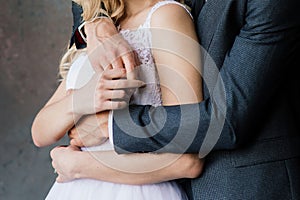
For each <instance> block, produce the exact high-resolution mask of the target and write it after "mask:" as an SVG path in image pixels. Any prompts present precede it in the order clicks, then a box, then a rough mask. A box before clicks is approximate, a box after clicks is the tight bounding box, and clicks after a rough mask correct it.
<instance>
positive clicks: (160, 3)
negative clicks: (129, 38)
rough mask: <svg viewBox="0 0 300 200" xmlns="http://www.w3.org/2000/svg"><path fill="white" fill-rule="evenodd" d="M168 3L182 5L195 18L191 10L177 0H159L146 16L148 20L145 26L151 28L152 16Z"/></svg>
mask: <svg viewBox="0 0 300 200" xmlns="http://www.w3.org/2000/svg"><path fill="white" fill-rule="evenodd" d="M168 4H175V5H178V6H181V7H182V8H184V9H185V10H186V12H187V13H188V14H189V15H190V17H191V18H192V19H193V16H192V14H191V12H190V11H189V10H188V9H187V8H186V7H185V5H183V4H181V3H179V2H177V1H175V0H165V1H159V2H157V3H156V4H155V5H154V6H153V7H152V8H151V10H150V12H149V14H148V16H147V18H146V21H145V23H144V26H145V28H150V27H151V18H152V15H153V13H154V12H155V11H156V10H157V9H159V8H160V7H162V6H164V5H168Z"/></svg>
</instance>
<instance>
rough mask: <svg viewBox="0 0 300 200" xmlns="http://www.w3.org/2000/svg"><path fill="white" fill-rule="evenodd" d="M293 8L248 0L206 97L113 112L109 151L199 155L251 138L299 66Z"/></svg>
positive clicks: (299, 28) (299, 35) (291, 3)
mask: <svg viewBox="0 0 300 200" xmlns="http://www.w3.org/2000/svg"><path fill="white" fill-rule="evenodd" d="M267 2H269V1H267ZM270 2H271V1H270ZM299 7H300V5H299V1H296V0H288V1H286V0H277V1H272V3H266V2H265V3H262V2H261V1H260V0H249V1H248V2H247V9H246V13H245V19H244V20H245V21H244V23H243V26H242V28H241V30H240V32H239V34H238V35H237V36H236V37H235V40H234V43H233V45H232V47H231V48H230V49H229V51H228V52H227V54H226V57H225V59H224V62H223V65H222V66H221V68H220V73H219V74H218V76H219V78H218V79H217V80H216V81H215V86H214V88H213V89H211V90H210V95H209V97H207V98H206V99H205V100H204V101H203V102H201V103H199V104H193V105H181V106H171V107H156V108H154V107H151V106H130V107H129V110H121V111H116V112H114V122H113V136H114V138H113V139H114V145H115V150H116V151H117V152H118V153H131V152H173V153H199V152H200V153H202V154H204V155H205V154H206V153H207V152H209V151H210V150H226V149H235V148H237V147H239V146H240V145H243V144H245V143H246V142H247V141H249V140H252V139H253V138H254V139H255V134H254V133H253V132H252V131H251V130H252V129H251V128H252V127H254V126H257V124H258V123H259V121H260V117H261V116H263V114H264V112H265V111H266V110H267V109H268V105H269V103H270V102H271V101H272V99H273V98H276V95H280V93H279V92H278V90H279V88H280V86H282V84H284V82H283V80H284V78H286V77H287V76H288V75H289V74H290V72H291V70H295V67H296V66H297V65H298V66H299V61H298V60H299V58H297V56H298V57H299V55H300V54H299V48H300V44H299V43H300V15H298V14H297V9H298V8H299ZM204 79H205V77H204ZM122 118H126V119H127V120H124V119H122Z"/></svg>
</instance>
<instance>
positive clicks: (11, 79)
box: [0, 0, 72, 200]
mask: <svg viewBox="0 0 300 200" xmlns="http://www.w3.org/2000/svg"><path fill="white" fill-rule="evenodd" d="M70 8H71V0H67V1H66V0H26V1H24V0H2V1H1V7H0V113H1V114H0V152H1V155H0V199H1V200H2V199H3V200H7V199H8V200H15V199H16V200H17V199H30V200H35V199H43V198H44V197H45V195H46V194H47V191H48V190H49V188H50V186H51V184H52V183H53V181H54V178H55V176H54V174H53V169H52V168H51V161H50V158H49V150H50V147H49V148H44V149H38V148H36V147H35V146H34V145H33V143H32V140H31V135H30V127H31V123H32V120H33V118H34V116H35V114H36V112H37V111H38V109H39V108H41V106H42V105H43V104H44V103H45V101H46V100H47V99H48V98H49V97H50V96H51V94H52V92H53V91H54V90H55V88H56V86H57V71H58V70H57V69H58V67H57V65H58V61H59V59H60V57H61V55H62V54H63V52H64V49H65V46H66V44H67V41H68V37H69V35H70V33H71V25H72V24H71V23H72V21H71V10H70Z"/></svg>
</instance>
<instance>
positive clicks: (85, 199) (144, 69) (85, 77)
mask: <svg viewBox="0 0 300 200" xmlns="http://www.w3.org/2000/svg"><path fill="white" fill-rule="evenodd" d="M170 3H172V4H176V5H179V6H182V7H183V8H185V7H184V6H183V5H181V4H179V3H177V2H175V1H170V0H168V1H160V2H158V3H157V4H156V5H155V6H154V7H153V8H152V9H151V11H150V12H149V14H148V17H147V19H146V21H145V22H144V24H142V25H141V26H140V27H139V28H138V29H137V30H134V31H133V30H120V34H121V35H122V36H123V37H124V38H125V40H127V41H128V43H129V44H130V45H131V46H132V48H133V49H134V50H135V51H136V52H137V55H138V58H139V60H140V62H141V65H140V66H139V67H138V68H137V70H138V72H137V73H138V77H139V79H140V80H142V81H144V82H145V83H146V87H144V88H142V89H138V90H137V91H136V92H135V93H134V95H133V98H132V100H131V103H132V104H137V105H154V106H159V105H161V104H162V101H161V92H160V86H159V79H158V74H157V71H156V67H155V64H154V60H153V57H152V54H151V49H150V47H151V32H150V30H149V28H150V21H151V16H152V14H153V12H155V11H156V10H157V9H158V8H160V7H161V6H163V5H166V4H170ZM187 12H189V11H187ZM93 74H94V70H93V68H92V66H91V65H90V63H89V61H88V58H87V55H86V54H85V53H82V54H81V55H80V56H79V57H78V58H77V59H76V60H75V61H74V63H73V64H72V66H71V68H70V70H69V72H68V75H67V80H66V87H67V88H66V89H67V90H68V89H77V88H81V87H82V86H84V85H85V84H86V83H87V82H88V81H89V80H90V79H91V77H92V76H93ZM82 150H83V151H105V150H113V147H112V146H111V144H110V143H109V142H106V143H105V144H104V145H101V146H97V147H90V148H82ZM186 199H187V197H186V194H185V193H184V191H183V190H182V189H181V188H180V187H179V186H178V185H177V183H176V182H175V181H168V182H163V183H158V184H149V185H138V186H135V185H125V184H115V183H109V182H104V181H99V180H92V179H78V180H74V181H71V182H67V183H57V182H56V183H54V185H53V186H52V188H51V190H50V192H49V193H48V195H47V197H46V200H186Z"/></svg>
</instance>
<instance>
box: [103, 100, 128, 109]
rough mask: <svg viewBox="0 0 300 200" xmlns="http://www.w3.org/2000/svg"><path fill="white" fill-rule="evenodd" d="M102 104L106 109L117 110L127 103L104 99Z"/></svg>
mask: <svg viewBox="0 0 300 200" xmlns="http://www.w3.org/2000/svg"><path fill="white" fill-rule="evenodd" d="M103 106H104V107H105V108H108V110H119V109H124V108H126V106H127V103H126V102H125V101H106V102H104V104H103Z"/></svg>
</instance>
